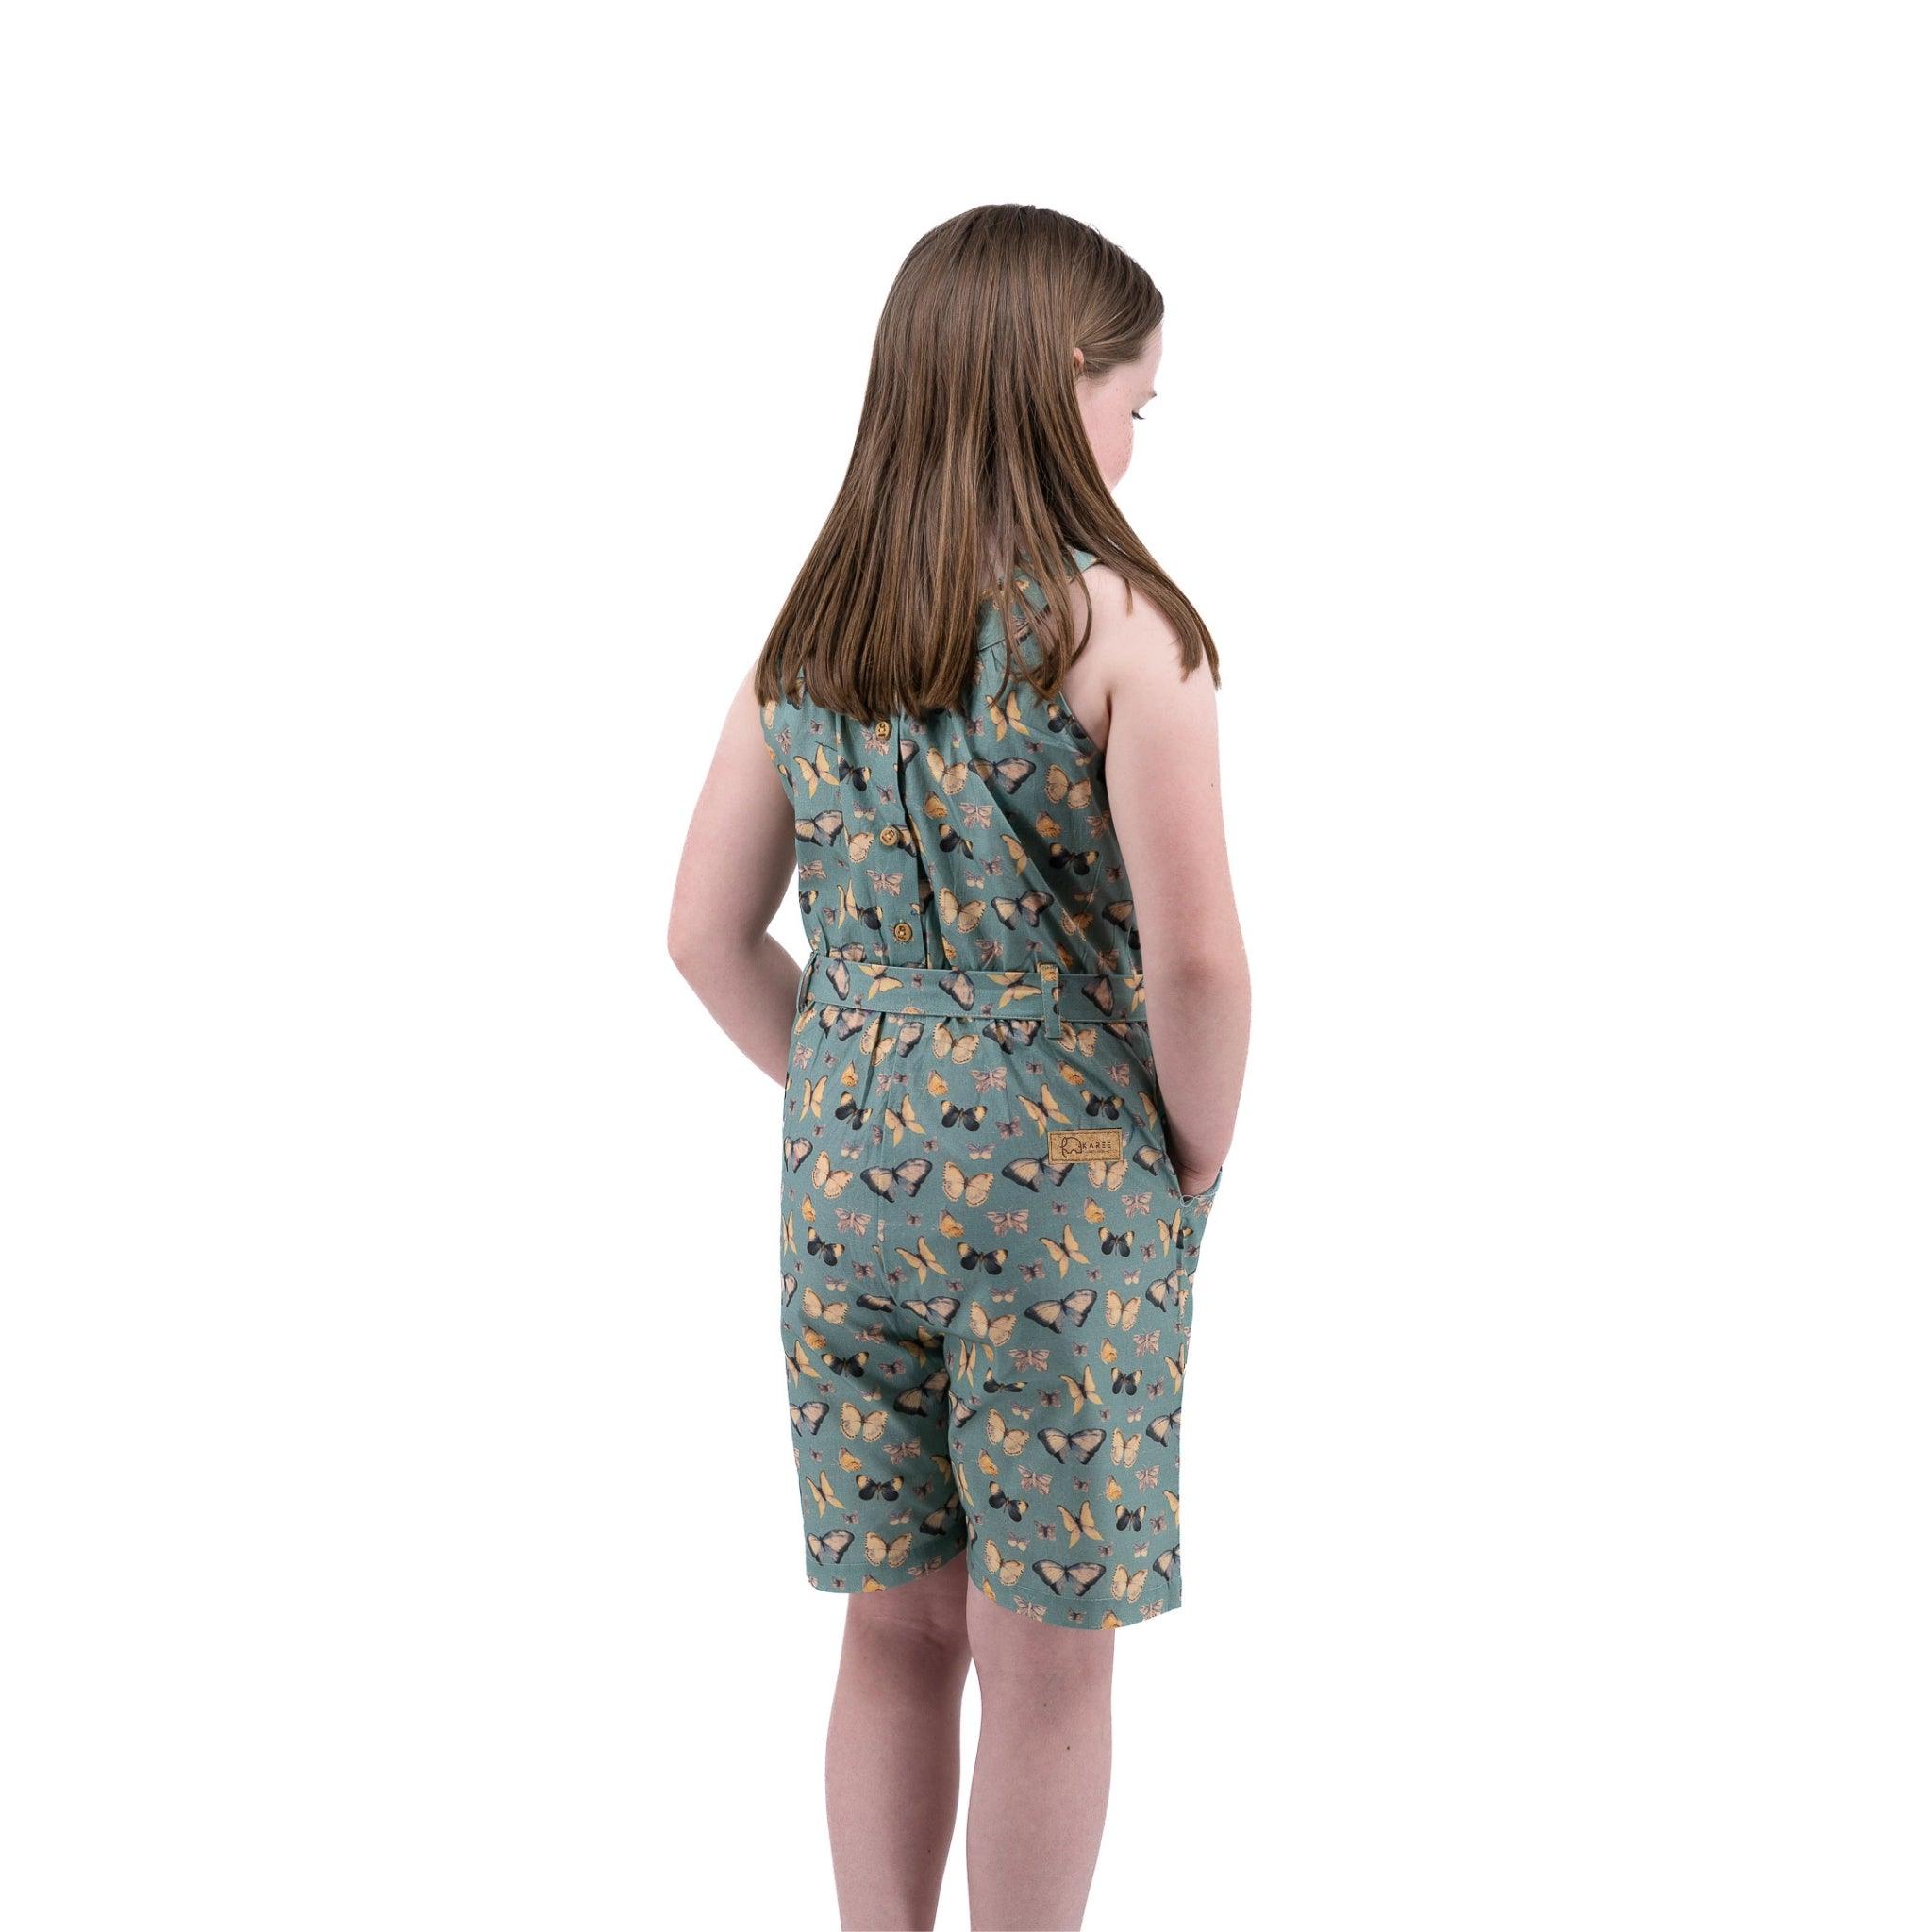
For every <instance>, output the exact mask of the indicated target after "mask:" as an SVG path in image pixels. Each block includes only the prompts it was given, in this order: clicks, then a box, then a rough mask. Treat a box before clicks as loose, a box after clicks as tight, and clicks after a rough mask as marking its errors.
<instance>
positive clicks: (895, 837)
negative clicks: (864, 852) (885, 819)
mask: <svg viewBox="0 0 1932 1932" xmlns="http://www.w3.org/2000/svg"><path fill="white" fill-rule="evenodd" d="M898 842H899V828H898V826H897V825H884V826H881V827H880V829H879V843H880V844H881V845H896V844H897V843H898Z"/></svg>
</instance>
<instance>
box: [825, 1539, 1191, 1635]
mask: <svg viewBox="0 0 1932 1932" xmlns="http://www.w3.org/2000/svg"><path fill="white" fill-rule="evenodd" d="M973 1547H974V1546H973V1545H972V1544H971V1543H961V1544H960V1545H959V1547H958V1549H957V1550H954V1551H952V1552H950V1553H949V1554H948V1555H947V1556H945V1557H941V1559H940V1561H939V1563H938V1564H937V1565H935V1566H934V1568H936V1569H940V1570H944V1569H946V1568H948V1567H949V1566H950V1565H951V1564H952V1562H953V1561H954V1559H955V1558H956V1557H963V1556H966V1555H967V1554H968V1553H969V1552H970V1551H971V1550H972V1549H973ZM813 1574H814V1571H813V1570H811V1569H808V1570H807V1571H806V1572H805V1573H804V1579H803V1580H804V1583H805V1587H806V1588H807V1589H808V1591H811V1593H812V1594H813V1595H814V1596H829V1597H847V1598H850V1597H856V1596H866V1595H873V1596H876V1595H877V1594H878V1591H867V1590H866V1588H865V1582H866V1579H867V1578H868V1577H869V1578H870V1579H871V1580H872V1581H873V1582H874V1583H876V1584H877V1585H878V1586H879V1589H880V1590H896V1589H897V1588H898V1587H899V1586H900V1585H901V1584H904V1583H917V1582H918V1581H919V1580H920V1578H921V1577H923V1576H930V1575H931V1574H933V1571H932V1570H930V1569H927V1570H919V1571H910V1570H891V1571H879V1570H874V1569H866V1570H864V1571H862V1572H859V1573H858V1587H857V1588H856V1589H853V1590H826V1589H822V1588H821V1587H820V1586H819V1585H818V1584H816V1583H814V1582H813V1581H812V1577H813ZM972 1587H973V1589H974V1591H976V1592H977V1593H978V1594H979V1595H981V1596H983V1597H985V1598H986V1600H987V1601H988V1602H989V1603H990V1604H992V1605H993V1606H994V1607H996V1608H999V1609H1002V1610H1005V1611H1007V1612H1008V1614H1009V1615H1012V1616H1015V1617H1025V1618H1027V1619H1028V1620H1029V1621H1030V1622H1032V1623H1035V1624H1052V1625H1054V1627H1055V1628H1057V1629H1060V1630H1106V1629H1108V1628H1112V1629H1116V1630H1130V1629H1134V1628H1137V1627H1138V1626H1139V1625H1141V1624H1158V1623H1159V1622H1160V1620H1161V1618H1163V1617H1171V1616H1173V1615H1174V1612H1175V1611H1176V1610H1177V1609H1179V1608H1180V1607H1181V1594H1180V1591H1179V1590H1178V1589H1176V1590H1175V1591H1174V1594H1173V1595H1172V1596H1170V1597H1169V1598H1168V1599H1167V1601H1166V1602H1165V1603H1164V1604H1162V1606H1161V1607H1160V1608H1159V1609H1158V1611H1157V1612H1156V1613H1155V1614H1154V1615H1153V1616H1151V1617H1143V1616H1141V1614H1140V1609H1139V1607H1138V1606H1137V1605H1133V1604H1126V1605H1122V1606H1120V1607H1116V1606H1115V1605H1114V1604H1113V1602H1112V1601H1111V1599H1108V1600H1106V1601H1103V1602H1100V1603H1097V1604H1095V1605H1093V1606H1092V1613H1091V1615H1089V1616H1080V1617H1078V1618H1075V1616H1074V1614H1073V1612H1074V1608H1075V1607H1076V1606H1074V1605H1073V1604H1060V1603H1058V1601H1042V1600H1041V1599H1039V1598H1031V1599H1027V1600H1024V1601H1023V1602H1020V1603H1010V1602H1008V1600H1007V1599H1006V1598H1005V1597H1002V1596H993V1595H990V1594H989V1593H988V1592H987V1591H985V1590H984V1589H983V1588H981V1586H980V1583H979V1580H978V1578H977V1576H975V1577H974V1582H973V1586H972ZM1036 1602H1040V1603H1041V1614H1040V1615H1039V1616H1037V1617H1036V1616H1035V1615H1034V1614H1033V1607H1032V1606H1033V1604H1034V1603H1036ZM1109 1609H1111V1610H1113V1612H1114V1614H1115V1615H1116V1616H1117V1617H1119V1618H1120V1622H1119V1623H1118V1624H1112V1625H1109V1624H1105V1623H1103V1622H1102V1621H1101V1619H1102V1618H1104V1617H1105V1616H1106V1615H1107V1613H1108V1610H1109Z"/></svg>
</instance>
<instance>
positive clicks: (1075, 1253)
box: [1040, 1227, 1087, 1275]
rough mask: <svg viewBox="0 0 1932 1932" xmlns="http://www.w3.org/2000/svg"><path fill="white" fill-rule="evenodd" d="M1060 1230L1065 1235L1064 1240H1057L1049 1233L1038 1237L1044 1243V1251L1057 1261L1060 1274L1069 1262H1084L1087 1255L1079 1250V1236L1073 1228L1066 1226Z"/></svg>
mask: <svg viewBox="0 0 1932 1932" xmlns="http://www.w3.org/2000/svg"><path fill="white" fill-rule="evenodd" d="M1062 1232H1064V1234H1065V1235H1066V1240H1065V1241H1055V1240H1054V1238H1053V1237H1052V1236H1051V1235H1046V1234H1043V1235H1041V1237H1040V1239H1041V1241H1043V1242H1044V1243H1045V1244H1046V1252H1047V1253H1048V1254H1049V1255H1051V1256H1052V1257H1054V1259H1055V1260H1056V1261H1058V1263H1059V1268H1060V1274H1062V1275H1064V1274H1066V1272H1067V1267H1068V1264H1069V1263H1070V1262H1074V1261H1081V1262H1084V1261H1085V1260H1086V1259H1087V1257H1086V1256H1085V1255H1084V1254H1082V1253H1081V1252H1080V1241H1079V1238H1078V1236H1076V1235H1075V1234H1074V1230H1073V1229H1072V1228H1071V1227H1068V1228H1065V1229H1063V1230H1062Z"/></svg>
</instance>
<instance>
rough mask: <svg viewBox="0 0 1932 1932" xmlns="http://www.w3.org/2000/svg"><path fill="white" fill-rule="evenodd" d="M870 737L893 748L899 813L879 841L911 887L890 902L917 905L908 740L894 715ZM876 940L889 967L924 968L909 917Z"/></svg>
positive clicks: (894, 804) (886, 926)
mask: <svg viewBox="0 0 1932 1932" xmlns="http://www.w3.org/2000/svg"><path fill="white" fill-rule="evenodd" d="M873 736H874V740H875V741H877V742H878V743H879V744H880V746H881V747H882V748H883V746H884V745H885V744H886V743H887V742H888V741H891V743H892V744H893V746H894V751H893V773H892V798H891V809H892V810H893V811H895V812H896V813H897V814H898V817H897V819H896V821H894V820H891V819H889V820H888V821H887V822H886V823H885V824H882V825H881V826H880V827H879V835H878V842H879V843H880V845H882V846H884V847H886V848H887V849H888V850H889V851H890V852H891V856H892V858H894V859H895V860H900V861H903V863H902V864H898V865H895V866H894V867H893V868H892V869H893V870H895V871H902V872H904V873H905V874H907V877H906V884H907V885H908V886H909V888H910V891H909V892H905V893H900V894H897V895H894V896H893V897H892V898H891V900H890V902H889V903H891V904H892V905H895V906H896V905H899V904H901V903H903V902H906V901H911V902H915V903H916V902H917V900H918V897H919V876H920V856H919V840H918V838H917V837H916V835H915V834H914V832H913V830H912V824H911V807H910V802H909V801H908V798H907V796H906V764H907V758H908V745H909V743H910V741H909V740H908V737H907V735H906V731H905V728H904V724H903V721H902V720H901V719H900V718H899V716H898V715H897V714H896V713H895V714H894V715H893V717H892V718H891V721H890V722H889V721H887V720H886V719H883V718H882V719H880V720H879V722H878V723H877V724H874V726H873ZM881 803H882V804H883V803H884V801H881ZM879 939H880V941H881V942H882V944H883V945H884V947H885V953H886V963H887V964H888V965H889V966H923V965H924V963H925V948H924V945H923V944H922V943H921V941H920V936H919V926H918V924H916V922H914V921H913V920H912V919H910V918H909V917H906V916H903V915H902V916H901V917H899V918H897V919H892V920H888V921H884V922H882V923H881V925H880V928H879Z"/></svg>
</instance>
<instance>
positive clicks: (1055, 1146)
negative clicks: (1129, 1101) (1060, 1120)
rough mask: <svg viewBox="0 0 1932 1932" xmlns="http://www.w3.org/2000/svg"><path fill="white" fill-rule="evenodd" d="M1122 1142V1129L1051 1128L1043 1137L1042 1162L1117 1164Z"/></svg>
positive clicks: (1122, 1146) (1122, 1145)
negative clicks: (1111, 1161)
mask: <svg viewBox="0 0 1932 1932" xmlns="http://www.w3.org/2000/svg"><path fill="white" fill-rule="evenodd" d="M1126 1138H1127V1135H1126V1129H1125V1128H1124V1127H1055V1128H1054V1129H1053V1130H1052V1131H1051V1132H1050V1133H1049V1134H1048V1135H1047V1137H1046V1158H1048V1159H1049V1160H1051V1161H1053V1162H1054V1163H1055V1164H1056V1165H1058V1163H1060V1162H1061V1161H1072V1160H1118V1159H1119V1158H1121V1155H1122V1152H1123V1151H1124V1141H1125V1140H1126Z"/></svg>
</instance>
